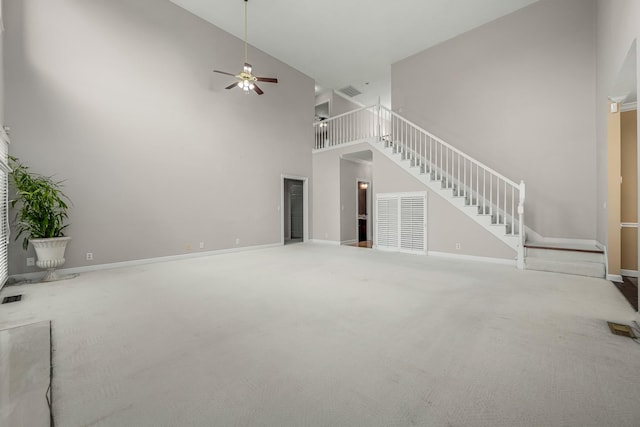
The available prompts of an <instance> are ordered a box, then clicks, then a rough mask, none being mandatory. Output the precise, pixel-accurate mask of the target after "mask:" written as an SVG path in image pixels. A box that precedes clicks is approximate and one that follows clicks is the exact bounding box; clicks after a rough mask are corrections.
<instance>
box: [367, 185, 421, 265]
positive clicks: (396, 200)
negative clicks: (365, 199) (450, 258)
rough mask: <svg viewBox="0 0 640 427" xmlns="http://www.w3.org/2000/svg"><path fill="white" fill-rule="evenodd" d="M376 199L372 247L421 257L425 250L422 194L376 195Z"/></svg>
mask: <svg viewBox="0 0 640 427" xmlns="http://www.w3.org/2000/svg"><path fill="white" fill-rule="evenodd" d="M376 200H377V203H376V208H377V214H376V229H377V234H376V247H377V248H378V249H383V250H393V251H402V252H412V253H420V254H424V253H425V252H426V249H427V247H426V246H427V245H426V205H427V198H426V194H425V193H389V194H378V195H377V199H376Z"/></svg>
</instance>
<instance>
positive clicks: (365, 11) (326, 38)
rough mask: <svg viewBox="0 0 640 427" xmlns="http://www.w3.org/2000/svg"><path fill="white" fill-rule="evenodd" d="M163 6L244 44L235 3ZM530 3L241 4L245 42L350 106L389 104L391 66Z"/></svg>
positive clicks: (379, 0)
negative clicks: (342, 93)
mask: <svg viewBox="0 0 640 427" xmlns="http://www.w3.org/2000/svg"><path fill="white" fill-rule="evenodd" d="M171 1H172V2H173V3H175V4H177V5H178V6H181V7H183V8H184V9H186V10H188V11H190V12H192V13H193V14H195V15H197V16H200V17H201V18H203V19H205V20H207V21H209V22H210V23H212V24H213V25H215V26H217V27H219V28H221V29H223V30H225V31H227V32H229V33H231V34H233V35H235V36H236V37H238V38H241V39H244V1H243V0H171ZM535 1H537V0H393V1H391V0H388V1H387V0H317V1H311V0H295V1H291V0H249V2H248V10H249V13H248V23H249V24H248V27H249V37H248V38H249V44H251V45H253V46H255V47H257V48H258V49H260V50H262V51H264V52H266V53H268V54H269V55H271V56H273V57H275V58H278V59H279V60H281V61H283V62H285V63H287V64H289V65H291V66H292V67H294V68H296V69H298V70H299V71H302V72H303V73H305V74H307V75H309V76H310V77H312V78H314V79H315V80H316V85H317V86H319V87H321V88H332V89H336V90H338V89H340V88H343V87H345V86H349V85H351V86H353V87H355V88H356V89H357V90H359V91H360V92H362V94H361V95H357V96H356V97H354V98H353V99H354V100H355V101H357V102H360V103H363V104H369V103H374V102H375V101H376V100H377V99H378V96H380V97H381V98H382V100H383V103H385V104H386V105H389V104H390V89H391V88H390V86H391V64H392V63H394V62H397V61H399V60H401V59H403V58H406V57H407V56H410V55H413V54H415V53H418V52H420V51H422V50H424V49H427V48H429V47H431V46H434V45H436V44H438V43H441V42H443V41H445V40H447V39H450V38H452V37H455V36H456V35H459V34H461V33H464V32H466V31H469V30H471V29H473V28H475V27H478V26H480V25H482V24H485V23H487V22H490V21H492V20H495V19H497V18H499V17H502V16H504V15H507V14H509V13H511V12H514V11H516V10H517V9H520V8H522V7H525V6H527V5H529V4H531V3H534V2H535ZM254 65H256V64H254ZM416 81H417V82H418V83H419V76H416Z"/></svg>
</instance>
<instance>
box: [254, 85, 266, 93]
mask: <svg viewBox="0 0 640 427" xmlns="http://www.w3.org/2000/svg"><path fill="white" fill-rule="evenodd" d="M253 91H254V92H255V93H257V94H258V95H262V94H263V93H264V92H263V91H262V89H260V88H259V87H258V85H256V84H254V85H253Z"/></svg>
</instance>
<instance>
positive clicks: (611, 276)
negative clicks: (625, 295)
mask: <svg viewBox="0 0 640 427" xmlns="http://www.w3.org/2000/svg"><path fill="white" fill-rule="evenodd" d="M607 280H609V281H610V282H620V283H621V282H622V276H621V275H619V274H607Z"/></svg>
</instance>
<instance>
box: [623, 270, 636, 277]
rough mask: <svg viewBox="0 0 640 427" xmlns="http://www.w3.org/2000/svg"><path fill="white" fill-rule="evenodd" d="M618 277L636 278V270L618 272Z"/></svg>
mask: <svg viewBox="0 0 640 427" xmlns="http://www.w3.org/2000/svg"><path fill="white" fill-rule="evenodd" d="M620 275H621V276H627V277H638V271H637V270H620Z"/></svg>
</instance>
